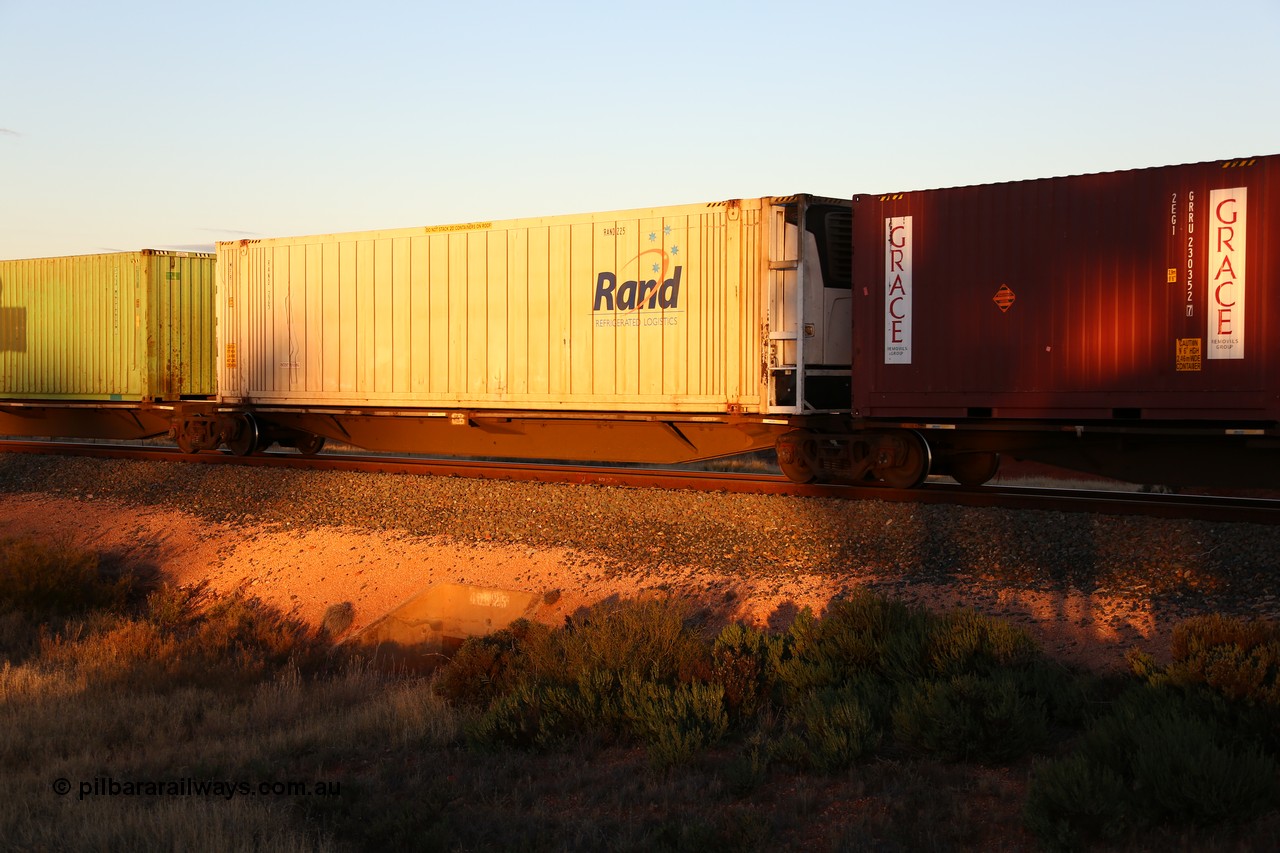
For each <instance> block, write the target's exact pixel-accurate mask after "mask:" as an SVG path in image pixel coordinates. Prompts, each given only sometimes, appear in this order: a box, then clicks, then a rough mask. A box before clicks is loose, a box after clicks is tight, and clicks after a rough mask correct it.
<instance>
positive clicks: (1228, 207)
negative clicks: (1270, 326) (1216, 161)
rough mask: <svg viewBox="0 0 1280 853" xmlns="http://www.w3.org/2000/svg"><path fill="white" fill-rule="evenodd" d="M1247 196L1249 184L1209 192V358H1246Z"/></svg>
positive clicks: (1207, 354)
mask: <svg viewBox="0 0 1280 853" xmlns="http://www.w3.org/2000/svg"><path fill="white" fill-rule="evenodd" d="M1247 200H1248V188H1247V187H1236V188H1234V189H1229V190H1211V191H1210V192H1209V218H1210V222H1209V321H1208V322H1209V328H1208V332H1209V334H1208V344H1207V346H1208V352H1207V353H1206V356H1207V357H1208V358H1210V359H1218V358H1244V319H1245V302H1244V291H1245V287H1244V285H1245V265H1244V260H1245V208H1246V202H1247Z"/></svg>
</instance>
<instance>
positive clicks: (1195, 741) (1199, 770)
mask: <svg viewBox="0 0 1280 853" xmlns="http://www.w3.org/2000/svg"><path fill="white" fill-rule="evenodd" d="M1225 709H1227V703H1225V702H1224V701H1223V700H1222V699H1221V697H1216V696H1213V695H1211V694H1208V693H1203V692H1200V691H1191V692H1183V691H1180V690H1176V689H1173V688H1171V687H1168V686H1154V687H1153V686H1147V687H1142V688H1138V689H1135V690H1133V691H1131V692H1130V693H1128V694H1126V695H1124V696H1123V697H1121V699H1120V700H1119V701H1118V702H1117V703H1116V706H1115V708H1114V709H1113V711H1112V712H1111V713H1110V714H1108V715H1106V716H1105V717H1102V718H1101V719H1099V720H1098V721H1097V722H1096V723H1095V724H1094V725H1093V726H1092V727H1091V728H1090V729H1089V731H1088V732H1086V733H1085V735H1084V737H1083V739H1082V741H1081V744H1080V749H1079V751H1078V752H1077V753H1076V754H1075V755H1073V756H1071V757H1070V760H1069V761H1068V760H1066V759H1064V760H1063V762H1060V763H1057V764H1049V765H1045V766H1044V767H1042V768H1041V769H1040V770H1039V771H1037V774H1036V776H1035V778H1034V779H1033V781H1032V786H1031V789H1030V791H1029V796H1028V807H1027V813H1026V817H1027V824H1028V826H1029V827H1030V828H1031V829H1032V830H1033V831H1034V832H1036V834H1037V836H1039V837H1040V838H1041V839H1042V840H1043V841H1045V843H1055V844H1065V843H1068V841H1069V840H1070V839H1072V838H1077V837H1078V838H1079V839H1083V840H1089V839H1096V838H1099V837H1104V836H1105V837H1112V836H1113V835H1114V833H1115V832H1116V831H1118V829H1117V828H1118V827H1129V828H1140V827H1143V826H1221V825H1230V824H1236V823H1240V822H1244V821H1247V820H1251V819H1253V818H1255V817H1257V816H1259V815H1261V814H1263V813H1264V812H1266V811H1268V810H1269V809H1272V808H1274V807H1275V806H1276V805H1277V781H1276V776H1277V772H1280V767H1278V766H1277V764H1276V762H1275V761H1274V760H1272V759H1271V758H1270V757H1268V756H1266V755H1264V754H1263V753H1262V752H1261V750H1260V748H1259V745H1258V744H1257V742H1256V741H1251V740H1250V738H1249V737H1248V735H1247V733H1241V732H1240V731H1237V730H1234V729H1233V728H1232V726H1231V724H1230V723H1229V722H1226V723H1224V720H1228V721H1229V719H1230V718H1229V715H1228V714H1227V713H1226V710H1225ZM1042 773H1043V774H1044V778H1043V779H1041V774H1042ZM1073 798H1075V800H1073ZM1108 798H1111V799H1113V800H1114V803H1115V804H1114V805H1113V806H1111V807H1109V808H1107V809H1101V808H1100V805H1099V804H1101V803H1105V801H1106V800H1107V799H1108ZM1073 803H1074V804H1073Z"/></svg>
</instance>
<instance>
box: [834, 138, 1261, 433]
mask: <svg viewBox="0 0 1280 853" xmlns="http://www.w3.org/2000/svg"><path fill="white" fill-rule="evenodd" d="M1278 159H1280V158H1277V157H1275V156H1270V157H1256V158H1247V159H1242V160H1230V161H1219V162H1213V163H1201V164H1193V165H1186V166H1170V167H1163V168H1154V169H1141V170H1135V171H1127V172H1116V173H1109V174H1096V175H1083V176H1077V177H1065V178H1053V179H1046V180H1035V181H1023V182H1016V183H1006V184H993V185H988V186H974V187H960V188H955V189H942V190H931V191H924V192H906V193H895V194H887V195H881V196H863V197H859V198H857V199H855V202H854V248H855V267H854V293H855V310H854V316H855V333H854V338H855V341H856V347H857V350H856V351H857V356H856V358H855V363H854V396H853V406H854V409H855V412H856V413H857V414H858V415H861V416H864V417H869V418H919V419H952V420H954V419H964V418H972V419H989V418H994V419H1001V418H1004V419H1016V418H1070V419H1077V420H1082V421H1083V420H1111V421H1128V422H1142V421H1152V420H1165V421H1176V420H1189V421H1205V420H1212V421H1237V422H1249V421H1269V422H1274V421H1276V420H1277V419H1278V418H1280V349H1278V348H1277V346H1276V341H1277V336H1278V335H1280V294H1277V292H1276V289H1277V287H1278V286H1280V276H1278V273H1280V269H1278V268H1277V265H1278V264H1280V260H1278V259H1277V257H1276V251H1277V244H1276V241H1277V233H1280V208H1278V207H1277V205H1280V162H1278Z"/></svg>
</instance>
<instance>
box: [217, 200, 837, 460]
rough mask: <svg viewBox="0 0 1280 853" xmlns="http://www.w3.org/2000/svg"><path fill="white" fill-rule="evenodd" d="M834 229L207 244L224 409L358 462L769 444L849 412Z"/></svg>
mask: <svg viewBox="0 0 1280 853" xmlns="http://www.w3.org/2000/svg"><path fill="white" fill-rule="evenodd" d="M849 227H850V223H849V202H847V201H836V200H830V199H819V198H814V197H809V196H792V197H786V198H762V199H748V200H735V201H729V202H719V203H711V204H696V205H684V206H677V207H664V208H655V209H649V210H632V211H623V212H609V213H594V214H584V215H578V216H557V217H548V218H541V219H523V220H513V221H505V222H482V223H470V224H463V225H447V226H439V227H426V228H406V229H401V230H395V231H377V232H364V233H353V234H331V235H322V236H313V237H297V238H285V239H271V240H249V241H239V242H229V243H221V244H219V246H218V253H219V254H218V257H219V276H220V282H221V288H220V294H219V299H218V314H219V329H220V336H221V337H220V349H219V355H220V359H221V361H220V372H219V376H220V381H221V402H222V403H223V404H224V405H227V406H241V407H252V415H251V416H250V421H251V422H250V423H249V425H248V428H249V430H250V431H258V432H260V433H271V434H273V435H274V437H276V438H279V437H280V436H281V435H282V434H283V435H286V436H288V435H289V434H293V435H294V436H307V435H320V436H326V437H329V438H333V439H337V440H342V441H346V442H349V443H352V444H355V445H357V446H360V447H365V448H369V449H388V450H400V451H422V452H435V453H450V454H458V455H475V454H480V455H491V456H504V457H517V458H530V457H542V458H561V459H563V458H575V459H599V460H611V461H652V462H663V461H679V460H690V459H698V458H709V457H713V456H721V455H726V454H730V453H737V452H742V451H747V450H754V449H759V448H761V447H767V446H771V445H772V442H773V437H774V435H775V434H777V433H778V432H780V431H782V430H783V429H785V427H786V425H787V424H788V422H789V421H788V418H789V417H790V416H795V415H800V414H803V413H813V412H830V411H833V410H844V411H847V409H848V393H849V392H848V388H849V384H848V383H849V370H850V368H849V363H850V354H849V353H850V340H849V335H850V322H849V309H850V303H851V299H850V292H849V255H848V247H849ZM802 236H803V239H801V237H802ZM232 431H233V432H236V433H237V434H238V433H239V430H238V429H236V430H232ZM262 442H263V439H262V438H261V437H260V438H259V439H258V442H257V443H258V445H261V443H262ZM248 445H249V442H248V441H247V440H246V441H243V442H240V446H241V447H242V448H244V447H248ZM312 446H314V445H312Z"/></svg>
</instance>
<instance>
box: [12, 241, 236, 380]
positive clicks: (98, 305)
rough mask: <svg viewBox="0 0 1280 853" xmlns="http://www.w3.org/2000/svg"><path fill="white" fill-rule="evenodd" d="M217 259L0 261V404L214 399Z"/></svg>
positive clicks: (120, 255)
mask: <svg viewBox="0 0 1280 853" xmlns="http://www.w3.org/2000/svg"><path fill="white" fill-rule="evenodd" d="M215 262H216V256H215V255H213V254H203V253H191V252H162V251H156V250H151V249H144V250H142V251H140V252H117V253H112V254H105V255H78V256H74V257H65V258H33V259H27V260H14V261H0V399H9V400H15V399H17V400H125V401H165V400H178V399H181V398H184V397H186V398H198V397H207V396H211V395H213V394H214V393H215V391H216V381H217V363H216V358H215V335H216V327H215V319H214V313H213V312H214V287H215V281H216V276H215V274H214V264H215Z"/></svg>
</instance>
